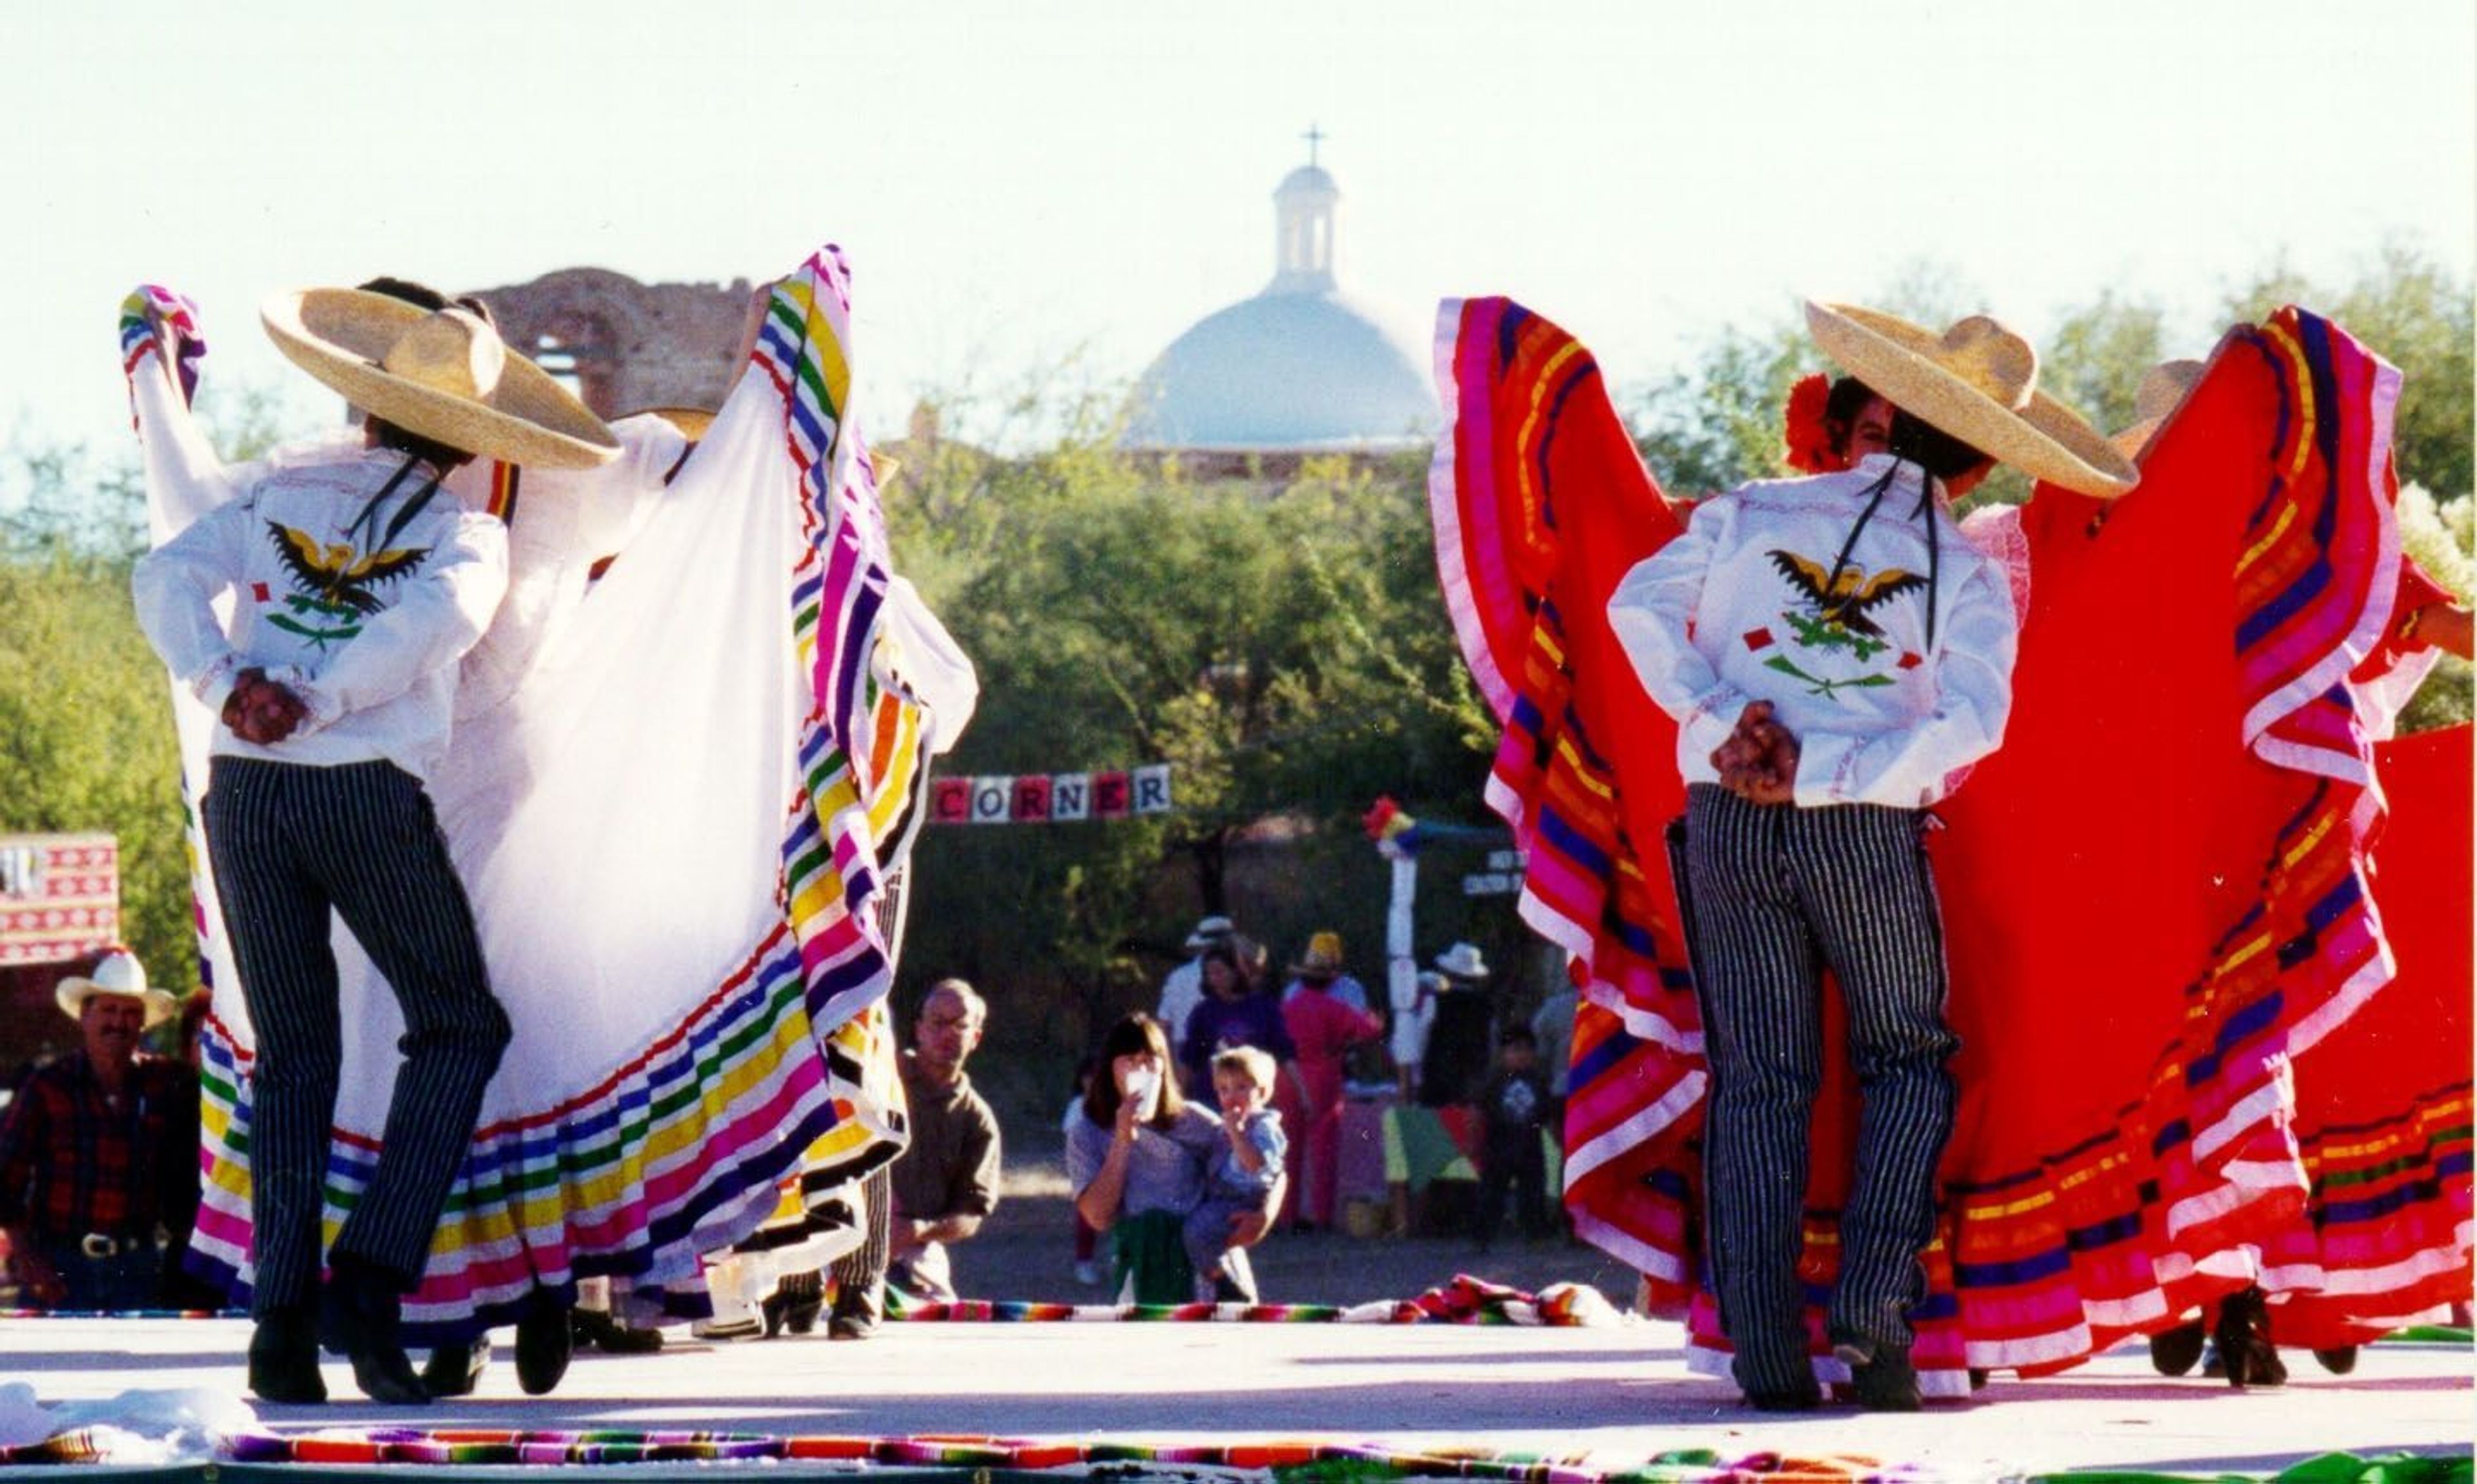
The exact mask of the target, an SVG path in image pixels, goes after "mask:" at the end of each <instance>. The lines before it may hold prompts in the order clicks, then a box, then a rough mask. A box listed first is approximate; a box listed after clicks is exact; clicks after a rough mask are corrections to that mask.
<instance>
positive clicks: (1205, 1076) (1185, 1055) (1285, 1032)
mask: <svg viewBox="0 0 2477 1484" xmlns="http://www.w3.org/2000/svg"><path fill="white" fill-rule="evenodd" d="M1237 1046H1252V1047H1255V1048H1257V1049H1258V1050H1260V1051H1266V1052H1269V1053H1270V1054H1271V1055H1272V1057H1273V1059H1274V1061H1276V1062H1277V1063H1280V1064H1281V1065H1282V1066H1284V1067H1285V1068H1287V1067H1288V1066H1289V1063H1290V1062H1291V1061H1292V1060H1293V1059H1295V1058H1296V1057H1297V1055H1298V1048H1296V1047H1295V1046H1292V1045H1291V1044H1290V1032H1289V1026H1286V1025H1284V1024H1283V1021H1282V1002H1281V999H1280V997H1279V996H1276V995H1271V994H1264V993H1261V992H1259V991H1258V990H1257V988H1256V986H1255V983H1254V981H1253V980H1251V979H1250V978H1249V977H1248V976H1247V971H1246V968H1245V960H1244V959H1242V958H1241V957H1240V954H1239V950H1238V946H1237V945H1235V944H1216V945H1214V946H1213V947H1212V948H1209V949H1206V950H1205V951H1204V1002H1203V1003H1202V1004H1199V1005H1197V1006H1196V1007H1195V1013H1194V1014H1192V1015H1189V1016H1188V1018H1187V1036H1186V1039H1185V1040H1183V1041H1182V1042H1181V1043H1180V1046H1179V1063H1180V1065H1181V1066H1183V1067H1184V1068H1186V1071H1187V1079H1186V1085H1187V1095H1188V1098H1190V1099H1192V1100H1194V1101H1199V1102H1201V1101H1206V1100H1207V1099H1209V1098H1210V1097H1211V1096H1212V1092H1213V1070H1212V1069H1213V1056H1214V1055H1215V1054H1216V1053H1218V1052H1221V1051H1228V1050H1230V1049H1231V1048H1232V1047H1237Z"/></svg>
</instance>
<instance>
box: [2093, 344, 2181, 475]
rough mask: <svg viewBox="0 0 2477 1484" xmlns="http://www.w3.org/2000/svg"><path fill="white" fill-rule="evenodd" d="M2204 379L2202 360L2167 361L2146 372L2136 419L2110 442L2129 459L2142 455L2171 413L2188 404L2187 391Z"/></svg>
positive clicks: (2135, 406)
mask: <svg viewBox="0 0 2477 1484" xmlns="http://www.w3.org/2000/svg"><path fill="white" fill-rule="evenodd" d="M2201 380H2202V362H2200V361H2198V360H2163V361H2161V362H2159V364H2157V365H2155V366H2152V367H2151V368H2150V369H2149V370H2147V371H2144V372H2142V373H2141V386H2140V389H2139V390H2138V391H2136V392H2135V393H2134V394H2133V422H2132V424H2131V426H2129V427H2127V428H2126V429H2124V431H2123V432H2121V433H2116V434H2114V436H2112V437H2110V438H2109V439H2108V441H2109V442H2110V443H2113V444H2114V445H2115V447H2116V450H2117V452H2119V453H2121V454H2123V455H2124V457H2125V458H2139V457H2140V456H2141V451H2142V449H2144V448H2145V447H2147V446H2149V443H2150V440H2151V439H2152V438H2154V437H2156V436H2158V434H2159V427H2160V425H2161V424H2162V423H2164V422H2165V421H2167V414H2169V413H2170V412H2173V411H2175V410H2176V409H2177V408H2179V407H2182V406H2183V405H2184V402H2185V395H2186V393H2188V392H2189V391H2191V390H2192V389H2193V388H2194V387H2195V386H2196V385H2198V384H2200V383H2201Z"/></svg>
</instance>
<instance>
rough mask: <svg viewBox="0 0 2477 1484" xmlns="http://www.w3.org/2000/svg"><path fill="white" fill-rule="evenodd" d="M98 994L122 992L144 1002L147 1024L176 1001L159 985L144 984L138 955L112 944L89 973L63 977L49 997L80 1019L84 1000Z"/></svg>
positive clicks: (158, 1018) (166, 1012) (165, 1014)
mask: <svg viewBox="0 0 2477 1484" xmlns="http://www.w3.org/2000/svg"><path fill="white" fill-rule="evenodd" d="M97 995H124V996H127V997H128V998H130V999H132V1000H136V1001H137V1002H139V1003H141V1004H143V1005H145V1006H146V1024H148V1025H149V1026H152V1025H154V1024H155V1023H156V1022H158V1021H161V1020H164V1019H166V1018H168V1017H169V1016H170V1015H171V1013H172V1011H173V1009H174V1008H175V1007H176V1006H177V1004H178V1003H179V1002H177V1001H175V1000H174V999H173V998H172V997H171V996H170V995H169V994H167V993H165V992H164V991H163V990H160V989H149V988H147V987H146V966H145V965H143V964H141V963H139V962H138V955H137V954H135V953H133V952H130V951H129V950H127V949H125V948H115V949H113V950H112V951H110V952H107V953H105V954H104V955H103V958H102V960H101V961H100V962H98V963H97V964H96V965H95V966H94V973H93V974H91V975H84V974H72V975H69V976H68V977H64V978H63V979H62V980H61V982H60V985H59V987H58V988H56V989H54V990H53V991H52V998H53V1000H54V1001H55V1002H58V1003H59V1005H60V1007H61V1013H63V1015H66V1016H67V1017H68V1018H69V1019H71V1020H82V1019H84V1018H85V1015H86V1002H88V1000H91V999H93V998H94V997H95V996H97Z"/></svg>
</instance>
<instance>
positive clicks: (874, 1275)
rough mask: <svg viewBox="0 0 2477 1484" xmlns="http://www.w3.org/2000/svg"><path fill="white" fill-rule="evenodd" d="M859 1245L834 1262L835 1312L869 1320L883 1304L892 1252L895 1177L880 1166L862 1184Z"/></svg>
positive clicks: (886, 1167) (875, 1316)
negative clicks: (887, 1270)
mask: <svg viewBox="0 0 2477 1484" xmlns="http://www.w3.org/2000/svg"><path fill="white" fill-rule="evenodd" d="M861 1204H862V1206H863V1207H864V1209H863V1211H862V1212H861V1244H860V1246H858V1247H856V1248H853V1249H851V1250H850V1251H848V1252H845V1253H843V1254H842V1255H841V1256H840V1257H838V1258H836V1259H835V1260H834V1264H833V1267H832V1269H831V1271H832V1272H833V1274H834V1277H835V1294H836V1299H835V1312H836V1313H838V1314H843V1315H855V1316H859V1317H863V1318H866V1319H870V1320H874V1319H876V1318H877V1316H878V1314H879V1312H880V1310H881V1309H882V1308H883V1306H884V1303H885V1299H884V1297H883V1296H884V1292H885V1285H886V1269H887V1264H888V1262H889V1261H891V1259H892V1256H893V1251H894V1177H893V1175H892V1173H891V1167H889V1166H886V1165H880V1166H878V1167H877V1168H876V1169H875V1170H872V1171H870V1172H869V1174H868V1175H867V1176H866V1177H865V1178H864V1179H863V1180H862V1182H861Z"/></svg>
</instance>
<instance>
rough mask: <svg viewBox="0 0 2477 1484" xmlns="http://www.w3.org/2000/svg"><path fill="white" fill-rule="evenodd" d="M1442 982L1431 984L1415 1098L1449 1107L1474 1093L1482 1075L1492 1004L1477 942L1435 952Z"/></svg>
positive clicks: (1492, 1032)
mask: <svg viewBox="0 0 2477 1484" xmlns="http://www.w3.org/2000/svg"><path fill="white" fill-rule="evenodd" d="M1436 962H1437V970H1438V972H1439V974H1441V975H1443V976H1444V982H1443V984H1442V985H1441V986H1439V988H1438V990H1437V998H1436V1001H1435V1016H1434V1019H1433V1020H1432V1021H1431V1022H1430V1024H1429V1026H1428V1048H1427V1051H1426V1053H1425V1054H1424V1055H1422V1056H1421V1057H1420V1058H1419V1101H1420V1102H1421V1103H1423V1104H1425V1105H1426V1106H1428V1107H1432V1108H1442V1107H1450V1106H1452V1105H1454V1104H1456V1103H1463V1102H1469V1101H1472V1099H1474V1098H1475V1097H1477V1096H1478V1093H1479V1084H1480V1082H1481V1080H1482V1079H1483V1078H1485V1077H1486V1076H1488V1065H1489V1043H1490V1041H1491V1040H1492V1039H1493V1037H1494V1035H1495V1027H1496V1005H1495V1002H1494V999H1493V997H1491V996H1490V995H1489V991H1488V960H1487V959H1485V958H1483V957H1482V956H1480V951H1479V949H1478V947H1477V946H1475V945H1473V944H1469V943H1457V944H1455V945H1454V946H1453V947H1451V948H1449V949H1447V950H1445V951H1444V952H1441V953H1439V954H1438V955H1437V960H1436Z"/></svg>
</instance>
